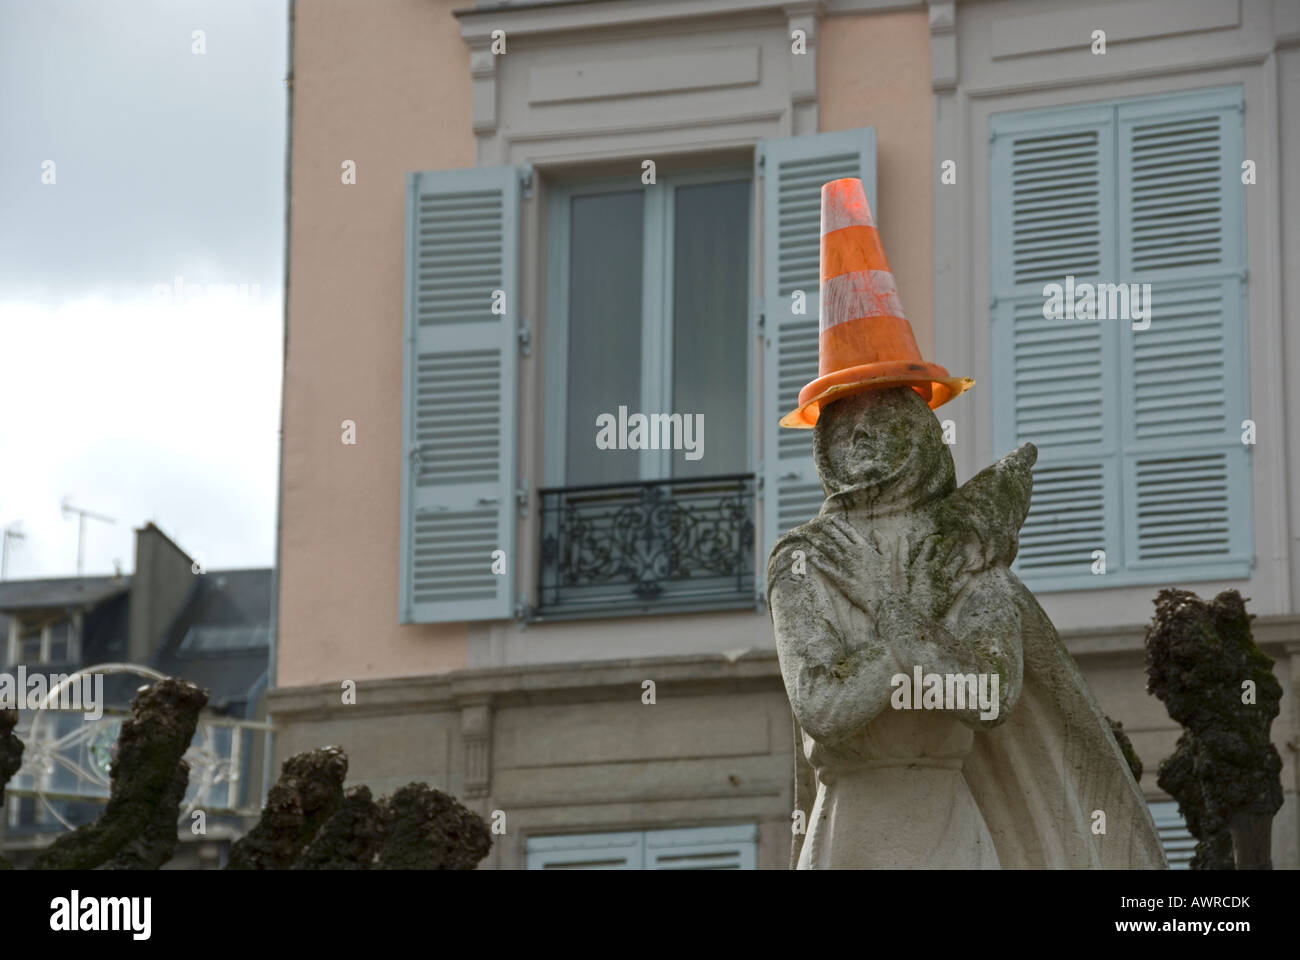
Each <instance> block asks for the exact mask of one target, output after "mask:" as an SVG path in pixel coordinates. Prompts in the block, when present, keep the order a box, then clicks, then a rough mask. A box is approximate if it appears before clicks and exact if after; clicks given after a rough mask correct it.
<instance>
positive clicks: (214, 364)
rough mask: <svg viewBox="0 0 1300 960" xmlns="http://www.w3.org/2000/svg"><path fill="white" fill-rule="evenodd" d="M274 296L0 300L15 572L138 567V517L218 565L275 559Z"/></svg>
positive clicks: (0, 373) (5, 507) (2, 515)
mask: <svg viewBox="0 0 1300 960" xmlns="http://www.w3.org/2000/svg"><path fill="white" fill-rule="evenodd" d="M280 318H281V311H280V303H279V301H278V299H270V300H266V301H264V302H263V301H257V302H253V303H249V304H241V303H239V302H238V301H237V300H236V301H234V302H232V301H223V300H221V299H219V298H217V299H199V298H195V299H191V300H188V301H183V302H180V303H176V302H172V301H169V300H165V299H156V300H138V301H131V302H125V303H112V302H107V301H102V300H82V301H76V302H73V303H69V304H65V305H63V306H61V307H56V308H50V307H47V306H44V305H40V304H23V303H0V343H3V344H4V345H5V356H6V357H8V358H10V359H9V360H8V361H6V362H5V363H4V365H3V367H0V411H3V412H0V464H5V469H4V471H3V475H2V477H3V479H2V480H0V523H6V524H7V523H10V522H12V521H15V520H21V521H22V524H23V529H24V531H25V532H26V534H27V540H26V541H25V542H24V543H23V544H22V546H21V547H20V548H19V549H18V550H17V551H16V552H14V553H13V554H12V556H11V559H10V576H12V577H27V576H56V575H67V574H71V573H73V572H75V565H76V539H77V530H76V527H77V524H76V521H75V520H65V519H64V518H63V517H62V516H61V514H60V502H61V499H62V498H63V497H64V496H65V495H68V496H71V498H72V500H73V502H74V503H75V504H76V505H77V506H80V507H84V508H86V509H89V510H93V511H95V512H97V513H103V514H107V515H108V516H111V517H115V518H117V520H118V523H117V525H115V526H107V525H103V524H99V523H96V522H94V521H89V522H88V523H87V543H86V572H87V573H92V572H96V571H98V572H104V573H107V572H111V571H112V569H113V559H114V558H115V557H116V558H120V559H121V560H122V561H123V565H124V566H125V567H126V568H127V569H129V568H130V565H131V557H132V553H133V549H132V535H131V529H132V528H133V527H135V526H139V525H141V524H143V523H144V522H145V521H146V520H149V519H154V520H155V521H156V522H157V523H158V525H159V526H160V527H162V528H163V530H164V531H165V532H167V533H168V534H169V535H171V536H172V537H173V538H174V539H176V540H177V542H178V543H179V544H180V546H181V547H183V548H184V549H185V550H187V551H188V552H190V553H191V555H194V556H196V557H199V558H200V559H201V560H202V562H203V563H204V566H206V567H210V568H221V567H235V566H262V565H269V564H270V563H271V561H272V559H273V552H274V534H275V529H274V526H275V489H276V478H277V462H278V461H277V458H278V439H277V438H278V430H279V406H280V404H279V400H280V376H281V369H282V363H281V319H280Z"/></svg>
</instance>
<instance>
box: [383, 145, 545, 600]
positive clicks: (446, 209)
mask: <svg viewBox="0 0 1300 960" xmlns="http://www.w3.org/2000/svg"><path fill="white" fill-rule="evenodd" d="M519 186H520V170H519V169H518V168H515V167H480V168H475V169H467V170H435V171H428V172H424V173H413V174H411V175H410V176H409V177H408V181H407V222H406V229H407V237H406V342H405V358H404V364H403V368H404V376H403V394H402V396H403V412H404V422H403V429H402V437H403V443H402V456H403V466H404V469H403V479H402V545H401V551H402V553H401V587H400V591H401V597H400V614H401V621H402V622H403V623H409V622H419V623H431V622H447V621H460V620H482V619H495V618H505V617H510V616H512V612H513V604H512V594H513V589H512V587H513V584H514V569H515V550H514V539H515V496H514V490H515V483H516V478H515V404H516V381H517V375H516V368H517V365H518V354H517V350H518V313H517V311H518V308H519ZM495 291H502V292H504V294H505V301H504V307H505V312H504V313H494V312H493V303H494V292H495ZM496 550H502V551H504V553H505V558H506V565H507V566H506V574H505V575H503V576H498V575H494V574H493V573H492V555H493V552H494V551H496Z"/></svg>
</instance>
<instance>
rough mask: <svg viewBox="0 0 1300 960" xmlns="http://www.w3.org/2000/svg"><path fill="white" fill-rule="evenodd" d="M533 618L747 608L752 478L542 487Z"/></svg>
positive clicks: (751, 571)
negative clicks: (536, 603)
mask: <svg viewBox="0 0 1300 960" xmlns="http://www.w3.org/2000/svg"><path fill="white" fill-rule="evenodd" d="M541 501H542V519H541V523H542V537H541V545H542V556H541V561H542V562H541V578H540V583H539V589H538V608H537V611H536V614H537V616H539V617H548V616H556V617H580V616H617V615H632V614H642V613H670V612H683V611H689V610H728V609H738V608H745V607H753V606H755V604H756V597H755V593H754V563H755V561H754V475H753V474H734V475H731V476H722V477H704V478H698V479H690V480H685V479H682V480H648V481H641V482H637V483H626V484H621V483H615V484H600V485H597V486H586V487H552V488H546V489H543V490H542V491H541Z"/></svg>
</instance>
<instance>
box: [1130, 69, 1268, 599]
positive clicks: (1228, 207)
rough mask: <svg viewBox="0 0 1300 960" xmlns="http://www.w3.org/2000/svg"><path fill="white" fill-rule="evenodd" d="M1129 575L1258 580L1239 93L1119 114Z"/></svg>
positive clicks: (1165, 100) (1171, 100)
mask: <svg viewBox="0 0 1300 960" xmlns="http://www.w3.org/2000/svg"><path fill="white" fill-rule="evenodd" d="M1118 121H1119V150H1118V153H1119V160H1120V197H1119V200H1120V218H1119V219H1120V251H1121V252H1120V268H1119V276H1120V279H1123V280H1126V281H1131V282H1135V283H1150V284H1151V297H1152V301H1153V308H1152V311H1151V317H1150V327H1149V328H1148V329H1146V330H1133V329H1132V328H1131V325H1130V324H1123V325H1121V329H1120V344H1121V350H1120V352H1121V361H1122V362H1121V368H1120V369H1121V374H1122V380H1123V383H1124V388H1125V397H1124V400H1125V408H1126V410H1128V411H1130V413H1129V415H1128V416H1125V417H1124V418H1123V439H1124V452H1123V466H1124V483H1125V490H1124V503H1125V507H1126V517H1125V524H1124V530H1125V536H1126V539H1127V542H1126V544H1125V553H1126V556H1127V569H1128V570H1130V571H1141V570H1167V569H1169V568H1170V567H1173V566H1176V567H1178V568H1179V569H1180V571H1181V572H1182V573H1183V576H1185V577H1187V578H1210V577H1219V576H1234V575H1235V576H1248V575H1249V572H1250V564H1251V560H1252V556H1253V541H1254V538H1253V536H1252V526H1253V519H1252V513H1251V496H1250V461H1249V454H1248V450H1249V448H1248V447H1246V446H1245V445H1243V444H1242V443H1241V422H1242V420H1243V419H1244V418H1246V417H1248V416H1249V413H1248V409H1249V393H1248V385H1249V383H1250V378H1249V367H1248V362H1249V361H1248V358H1247V355H1246V310H1245V284H1244V280H1245V273H1244V267H1245V263H1246V261H1245V249H1244V234H1245V231H1244V212H1243V209H1242V197H1243V193H1244V190H1245V188H1244V187H1243V186H1242V183H1241V162H1242V160H1243V159H1244V147H1243V143H1244V141H1243V133H1242V92H1241V89H1240V88H1239V87H1233V88H1228V89H1219V90H1210V91H1199V92H1197V93H1192V94H1186V95H1181V96H1176V97H1162V98H1160V99H1159V100H1151V101H1140V102H1136V103H1122V104H1120V105H1119V107H1118Z"/></svg>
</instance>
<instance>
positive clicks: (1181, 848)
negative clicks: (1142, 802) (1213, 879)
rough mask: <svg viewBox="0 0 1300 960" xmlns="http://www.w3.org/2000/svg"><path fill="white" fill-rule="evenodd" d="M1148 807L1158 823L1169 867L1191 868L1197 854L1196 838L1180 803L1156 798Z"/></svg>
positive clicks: (1157, 831) (1158, 832) (1157, 829)
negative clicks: (1193, 858) (1181, 809)
mask: <svg viewBox="0 0 1300 960" xmlns="http://www.w3.org/2000/svg"><path fill="white" fill-rule="evenodd" d="M1147 807H1148V808H1149V809H1150V810H1151V819H1152V820H1154V821H1155V823H1156V834H1157V835H1158V836H1159V837H1160V846H1162V847H1163V848H1164V851H1165V859H1166V860H1168V861H1169V869H1170V870H1190V869H1191V862H1192V857H1194V856H1195V855H1196V838H1195V837H1194V836H1192V833H1191V831H1190V830H1188V829H1187V821H1185V820H1184V819H1183V815H1182V813H1181V812H1180V811H1179V809H1178V803H1177V802H1176V801H1174V800H1156V801H1152V802H1150V803H1148V804H1147Z"/></svg>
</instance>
